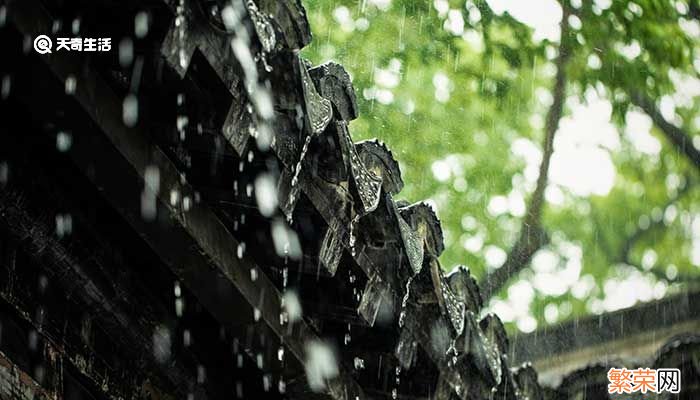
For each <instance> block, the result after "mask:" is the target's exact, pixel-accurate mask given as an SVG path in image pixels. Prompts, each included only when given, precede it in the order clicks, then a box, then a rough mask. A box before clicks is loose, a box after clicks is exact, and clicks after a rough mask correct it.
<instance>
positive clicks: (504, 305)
mask: <svg viewBox="0 0 700 400" xmlns="http://www.w3.org/2000/svg"><path fill="white" fill-rule="evenodd" d="M304 2H305V6H306V8H307V12H308V14H309V18H310V20H311V22H312V25H313V31H314V32H316V35H317V36H316V37H315V38H314V41H313V43H312V45H311V46H310V47H309V48H307V49H306V50H305V55H306V57H308V58H310V59H311V60H312V61H314V62H315V63H321V62H324V61H327V60H329V59H335V60H337V61H339V62H341V63H342V64H343V65H344V66H345V67H346V68H347V69H348V70H349V72H350V73H351V75H352V76H353V79H354V84H355V87H356V89H357V91H358V97H359V99H360V108H361V117H360V118H359V119H358V120H356V121H354V122H353V123H352V125H351V130H352V132H353V135H354V136H355V139H356V140H360V139H366V138H371V137H378V138H379V139H381V140H383V141H385V142H387V144H388V145H389V146H390V148H391V149H392V150H393V151H394V154H395V155H396V157H397V158H398V160H399V162H400V163H401V168H402V171H403V174H404V180H405V182H406V188H405V189H404V191H403V192H402V193H401V195H402V196H403V197H405V198H406V199H407V200H410V201H418V200H421V199H429V201H430V202H431V204H432V205H433V206H434V207H435V208H436V209H437V211H438V215H439V216H440V217H441V219H442V223H443V228H444V230H445V239H446V251H445V253H444V254H443V256H442V264H443V265H445V266H448V268H451V266H453V265H456V264H465V265H467V266H469V267H470V268H471V269H472V271H473V272H474V273H475V274H476V275H477V276H480V277H481V278H482V283H483V287H484V289H485V290H484V291H485V295H486V297H491V296H493V297H491V300H492V301H491V307H492V310H494V311H496V312H498V313H499V315H500V316H501V318H502V319H503V320H504V321H506V322H510V323H512V324H510V325H509V327H510V328H512V327H513V326H514V325H513V324H515V325H517V327H518V328H519V329H521V330H523V331H530V330H532V329H535V328H536V327H537V326H538V324H544V323H554V322H557V321H560V320H562V319H567V318H570V317H576V316H580V315H583V314H586V313H599V312H603V311H606V310H612V309H616V308H620V307H624V306H628V305H632V304H633V303H634V302H636V301H644V300H650V299H652V298H655V297H661V296H664V295H665V294H666V293H667V292H669V291H678V290H688V289H689V288H693V287H697V282H698V279H699V278H700V201H698V200H700V193H699V192H700V191H698V190H697V189H696V186H697V185H696V184H694V182H696V181H697V180H698V179H700V175H699V174H700V164H699V161H700V156H699V154H700V152H699V148H700V135H698V133H697V132H698V129H699V128H700V126H699V125H700V115H698V110H699V109H700V108H699V107H698V102H699V101H700V80H699V78H698V76H699V75H700V59H699V58H697V55H696V53H697V47H698V44H699V43H700V40H699V39H700V7H699V6H698V3H697V0H691V1H690V2H688V1H671V0H634V1H629V0H618V1H611V0H595V1H592V0H563V2H556V1H555V0H537V1H532V2H528V3H527V4H525V2H509V1H504V0H489V1H484V0H459V1H457V0H450V1H448V0H433V1H414V0H359V1H358V0H304ZM535 143H542V145H541V146H538V145H536V144H535ZM528 266H531V267H532V268H526V267H528Z"/></svg>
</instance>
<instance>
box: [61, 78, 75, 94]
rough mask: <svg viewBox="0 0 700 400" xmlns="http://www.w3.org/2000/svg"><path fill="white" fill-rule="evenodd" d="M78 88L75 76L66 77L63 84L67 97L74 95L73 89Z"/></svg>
mask: <svg viewBox="0 0 700 400" xmlns="http://www.w3.org/2000/svg"><path fill="white" fill-rule="evenodd" d="M77 86H78V80H77V79H76V78H75V75H68V77H67V78H66V82H65V88H64V89H65V92H66V94H67V95H73V94H75V88H76V87H77Z"/></svg>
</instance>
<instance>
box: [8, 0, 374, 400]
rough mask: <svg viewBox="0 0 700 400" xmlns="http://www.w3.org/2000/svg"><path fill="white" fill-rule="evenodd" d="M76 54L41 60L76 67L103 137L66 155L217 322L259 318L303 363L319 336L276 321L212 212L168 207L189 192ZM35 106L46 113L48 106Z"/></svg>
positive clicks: (32, 15)
mask: <svg viewBox="0 0 700 400" xmlns="http://www.w3.org/2000/svg"><path fill="white" fill-rule="evenodd" d="M8 10H9V17H10V20H11V21H13V23H15V24H16V26H17V27H18V28H19V30H20V31H22V32H23V33H25V34H28V35H32V36H34V35H37V34H40V33H42V32H46V31H49V30H50V26H49V25H50V23H49V21H50V18H49V17H48V15H47V14H46V13H45V12H44V11H43V9H42V8H41V6H40V5H38V3H36V2H34V1H24V0H23V1H12V2H10V4H9V7H8ZM79 59H80V57H77V56H76V55H75V54H69V55H67V54H65V53H63V54H61V53H58V52H54V53H52V54H50V55H47V57H42V60H43V61H45V62H46V63H47V64H48V66H49V67H50V69H51V70H52V71H53V73H54V74H55V75H56V76H57V77H58V78H59V80H60V81H65V79H67V78H68V77H69V76H71V75H72V74H75V73H76V72H77V71H82V73H81V74H80V82H82V84H81V85H78V86H77V88H76V91H75V93H74V98H75V99H76V100H77V101H78V103H79V104H80V105H81V107H82V108H83V109H84V110H85V114H86V116H88V117H89V118H90V119H91V120H92V121H93V122H94V123H95V124H96V125H97V126H98V127H99V128H100V130H101V131H102V132H101V133H102V134H104V137H100V135H95V134H94V132H90V134H89V135H87V134H86V133H85V132H80V131H79V130H77V131H75V132H74V134H75V136H76V140H75V144H74V146H73V147H72V148H71V151H70V152H69V155H70V156H71V158H72V159H73V160H74V162H75V163H76V165H77V166H78V167H79V168H80V169H81V170H82V171H83V172H84V173H85V175H86V176H87V177H88V178H89V179H90V180H91V181H92V182H93V183H94V184H95V185H96V186H98V187H99V188H100V189H101V190H102V191H103V193H104V195H105V197H106V198H107V199H108V201H109V202H110V203H111V204H112V205H113V206H114V207H115V208H116V209H117V210H118V211H119V212H120V213H121V214H122V216H123V217H124V218H125V219H126V220H127V221H128V222H129V223H130V224H131V225H132V226H133V227H134V228H135V229H136V230H137V231H139V232H141V234H142V235H143V238H144V240H145V241H146V242H147V243H148V244H149V245H150V246H151V247H152V248H153V250H154V251H155V252H156V253H157V254H159V255H160V257H161V258H162V259H163V261H164V262H165V264H166V265H168V266H169V267H170V268H171V270H172V271H173V273H175V275H176V276H178V277H179V278H180V280H181V281H182V282H183V283H184V284H185V285H186V286H187V287H188V288H189V289H190V290H191V291H192V292H193V293H195V295H196V296H197V297H198V298H199V300H200V301H201V302H202V304H203V305H204V306H205V307H207V309H208V310H209V311H210V312H212V314H213V315H214V316H215V317H216V318H217V319H218V320H219V321H220V322H221V323H222V324H223V325H224V326H226V327H230V328H231V329H234V330H235V329H236V328H238V327H241V326H246V325H249V324H252V323H255V322H257V321H258V320H261V321H262V322H264V326H261V325H258V326H259V327H260V328H261V329H263V330H269V334H270V336H276V337H278V338H279V340H283V341H284V344H285V346H286V347H288V348H289V349H290V352H291V354H293V355H294V357H296V359H297V360H299V361H300V362H303V361H304V360H305V357H306V354H305V348H304V346H305V343H306V342H308V341H313V340H319V339H318V338H317V336H316V334H315V333H314V332H313V330H312V329H311V328H309V327H308V326H307V325H306V323H305V322H304V321H297V322H295V323H292V324H283V322H284V320H283V318H280V313H283V312H284V309H283V307H282V303H281V295H280V293H279V291H278V290H277V289H276V287H275V286H274V285H273V284H272V282H271V281H270V280H269V278H268V277H267V276H266V275H265V274H264V273H259V274H256V276H255V277H253V276H252V274H251V273H250V271H251V269H258V270H259V267H257V266H255V265H254V264H253V263H252V262H251V260H248V259H246V258H239V257H238V256H237V254H236V253H237V250H236V249H237V246H238V244H239V242H238V241H237V240H236V239H235V238H234V237H233V236H232V235H231V234H230V232H229V231H228V230H227V229H226V228H225V226H224V225H223V224H222V222H221V221H220V220H219V219H218V218H217V217H216V216H215V215H214V213H213V212H212V211H211V210H209V209H208V208H207V207H206V206H204V205H202V204H197V203H194V204H192V205H191V208H190V209H186V208H187V207H186V206H184V205H183V203H182V202H176V203H175V204H171V195H170V194H171V193H173V192H174V193H178V194H188V193H193V189H192V187H191V186H190V185H189V184H187V183H186V182H184V180H183V179H182V176H181V174H180V172H179V171H178V170H177V169H176V168H175V166H174V165H173V164H172V162H171V161H170V160H168V158H167V157H166V156H165V154H164V153H163V152H162V151H161V150H160V149H159V148H158V147H157V146H156V145H155V144H154V143H152V142H150V140H149V139H148V134H147V133H146V132H143V131H142V130H141V129H139V128H138V127H136V128H134V129H127V128H125V127H124V126H123V125H122V121H121V118H120V113H118V112H117V110H120V109H121V101H120V100H119V99H118V98H117V97H116V96H115V95H114V93H113V92H112V91H111V89H110V88H109V87H108V86H107V85H106V83H105V82H104V81H103V80H102V78H101V77H100V76H99V75H97V74H96V73H95V72H94V71H92V70H90V69H83V68H80V67H79V65H80V64H79V61H80V60H79ZM97 99H99V100H97ZM96 100H97V101H96ZM36 108H37V109H43V110H47V109H50V105H49V104H46V105H45V106H44V107H36ZM37 111H38V112H41V111H40V110H37ZM105 139H106V140H105ZM148 167H156V168H158V170H159V175H160V190H159V191H158V193H155V195H156V196H157V198H158V204H157V207H158V214H160V215H164V216H169V218H168V220H169V224H168V225H166V226H164V225H162V224H152V223H149V222H146V221H144V220H143V219H142V218H141V215H140V214H141V213H140V204H139V202H138V200H139V199H140V196H141V192H142V188H143V185H144V183H143V182H144V174H145V172H146V169H147V168H148ZM147 190H148V189H147ZM232 310H237V312H232ZM241 311H243V313H241ZM238 329H240V328H238ZM267 368H271V369H272V370H273V371H274V368H275V366H274V364H273V363H268V365H267ZM328 387H329V391H330V394H331V395H332V396H333V397H334V398H337V399H345V398H354V397H356V396H357V397H359V398H364V394H363V393H362V389H360V387H359V386H358V385H357V383H356V382H354V380H353V379H352V377H351V376H350V375H349V374H348V373H347V372H345V370H344V367H343V366H342V365H341V366H340V372H339V375H338V377H337V378H334V379H332V380H331V381H329V382H328Z"/></svg>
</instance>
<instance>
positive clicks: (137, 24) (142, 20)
mask: <svg viewBox="0 0 700 400" xmlns="http://www.w3.org/2000/svg"><path fill="white" fill-rule="evenodd" d="M148 26H149V18H148V13H146V12H145V11H139V12H138V13H137V14H136V16H135V17H134V35H136V37H137V38H139V39H143V38H144V37H146V35H148Z"/></svg>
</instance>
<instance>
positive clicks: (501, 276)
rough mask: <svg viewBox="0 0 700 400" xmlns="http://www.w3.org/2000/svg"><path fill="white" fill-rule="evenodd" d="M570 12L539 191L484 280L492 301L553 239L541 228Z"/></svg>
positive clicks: (486, 295) (563, 94)
mask: <svg viewBox="0 0 700 400" xmlns="http://www.w3.org/2000/svg"><path fill="white" fill-rule="evenodd" d="M569 15H570V10H569V9H568V7H567V6H566V5H564V4H562V19H561V22H560V24H559V27H560V29H561V34H560V38H559V54H558V55H557V58H556V60H555V65H556V69H557V72H556V76H555V78H554V87H553V88H552V94H553V96H552V97H553V101H552V104H551V106H550V107H549V110H548V112H547V120H546V124H545V137H544V142H543V144H542V150H543V151H542V162H541V164H540V171H539V176H538V177H537V185H536V187H535V191H534V192H533V193H532V197H531V198H530V201H529V204H528V207H527V213H526V214H525V218H524V219H523V223H522V227H521V228H520V235H519V237H518V240H517V241H516V242H515V244H514V245H513V247H512V248H511V250H510V252H509V253H508V256H507V257H506V261H505V262H504V263H503V265H502V266H501V267H500V268H498V269H496V270H494V271H492V272H490V273H489V274H487V275H486V277H485V278H484V279H483V280H482V283H481V285H480V286H481V287H482V291H481V293H482V295H483V298H484V300H488V299H489V298H490V297H491V296H493V295H494V294H495V293H497V292H498V291H499V290H500V289H501V288H502V287H503V286H504V285H505V284H506V283H508V281H509V280H510V279H511V278H512V277H513V276H514V275H516V274H517V273H518V272H520V271H522V270H523V269H524V268H525V267H526V266H527V265H529V263H530V260H531V259H532V256H533V255H534V254H535V253H536V252H537V250H539V249H540V248H541V247H542V246H544V245H546V244H547V243H549V237H548V236H547V233H546V232H545V230H544V228H543V227H542V225H541V217H542V208H543V206H544V192H545V189H546V188H547V181H548V179H547V178H548V172H549V163H550V160H551V158H552V153H553V152H554V135H555V134H556V132H557V130H558V129H559V121H560V120H561V117H562V113H563V109H564V101H565V100H566V65H567V62H568V60H569V58H570V52H569V46H568V43H569V38H568V37H567V36H568V34H569V24H568V18H569Z"/></svg>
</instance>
